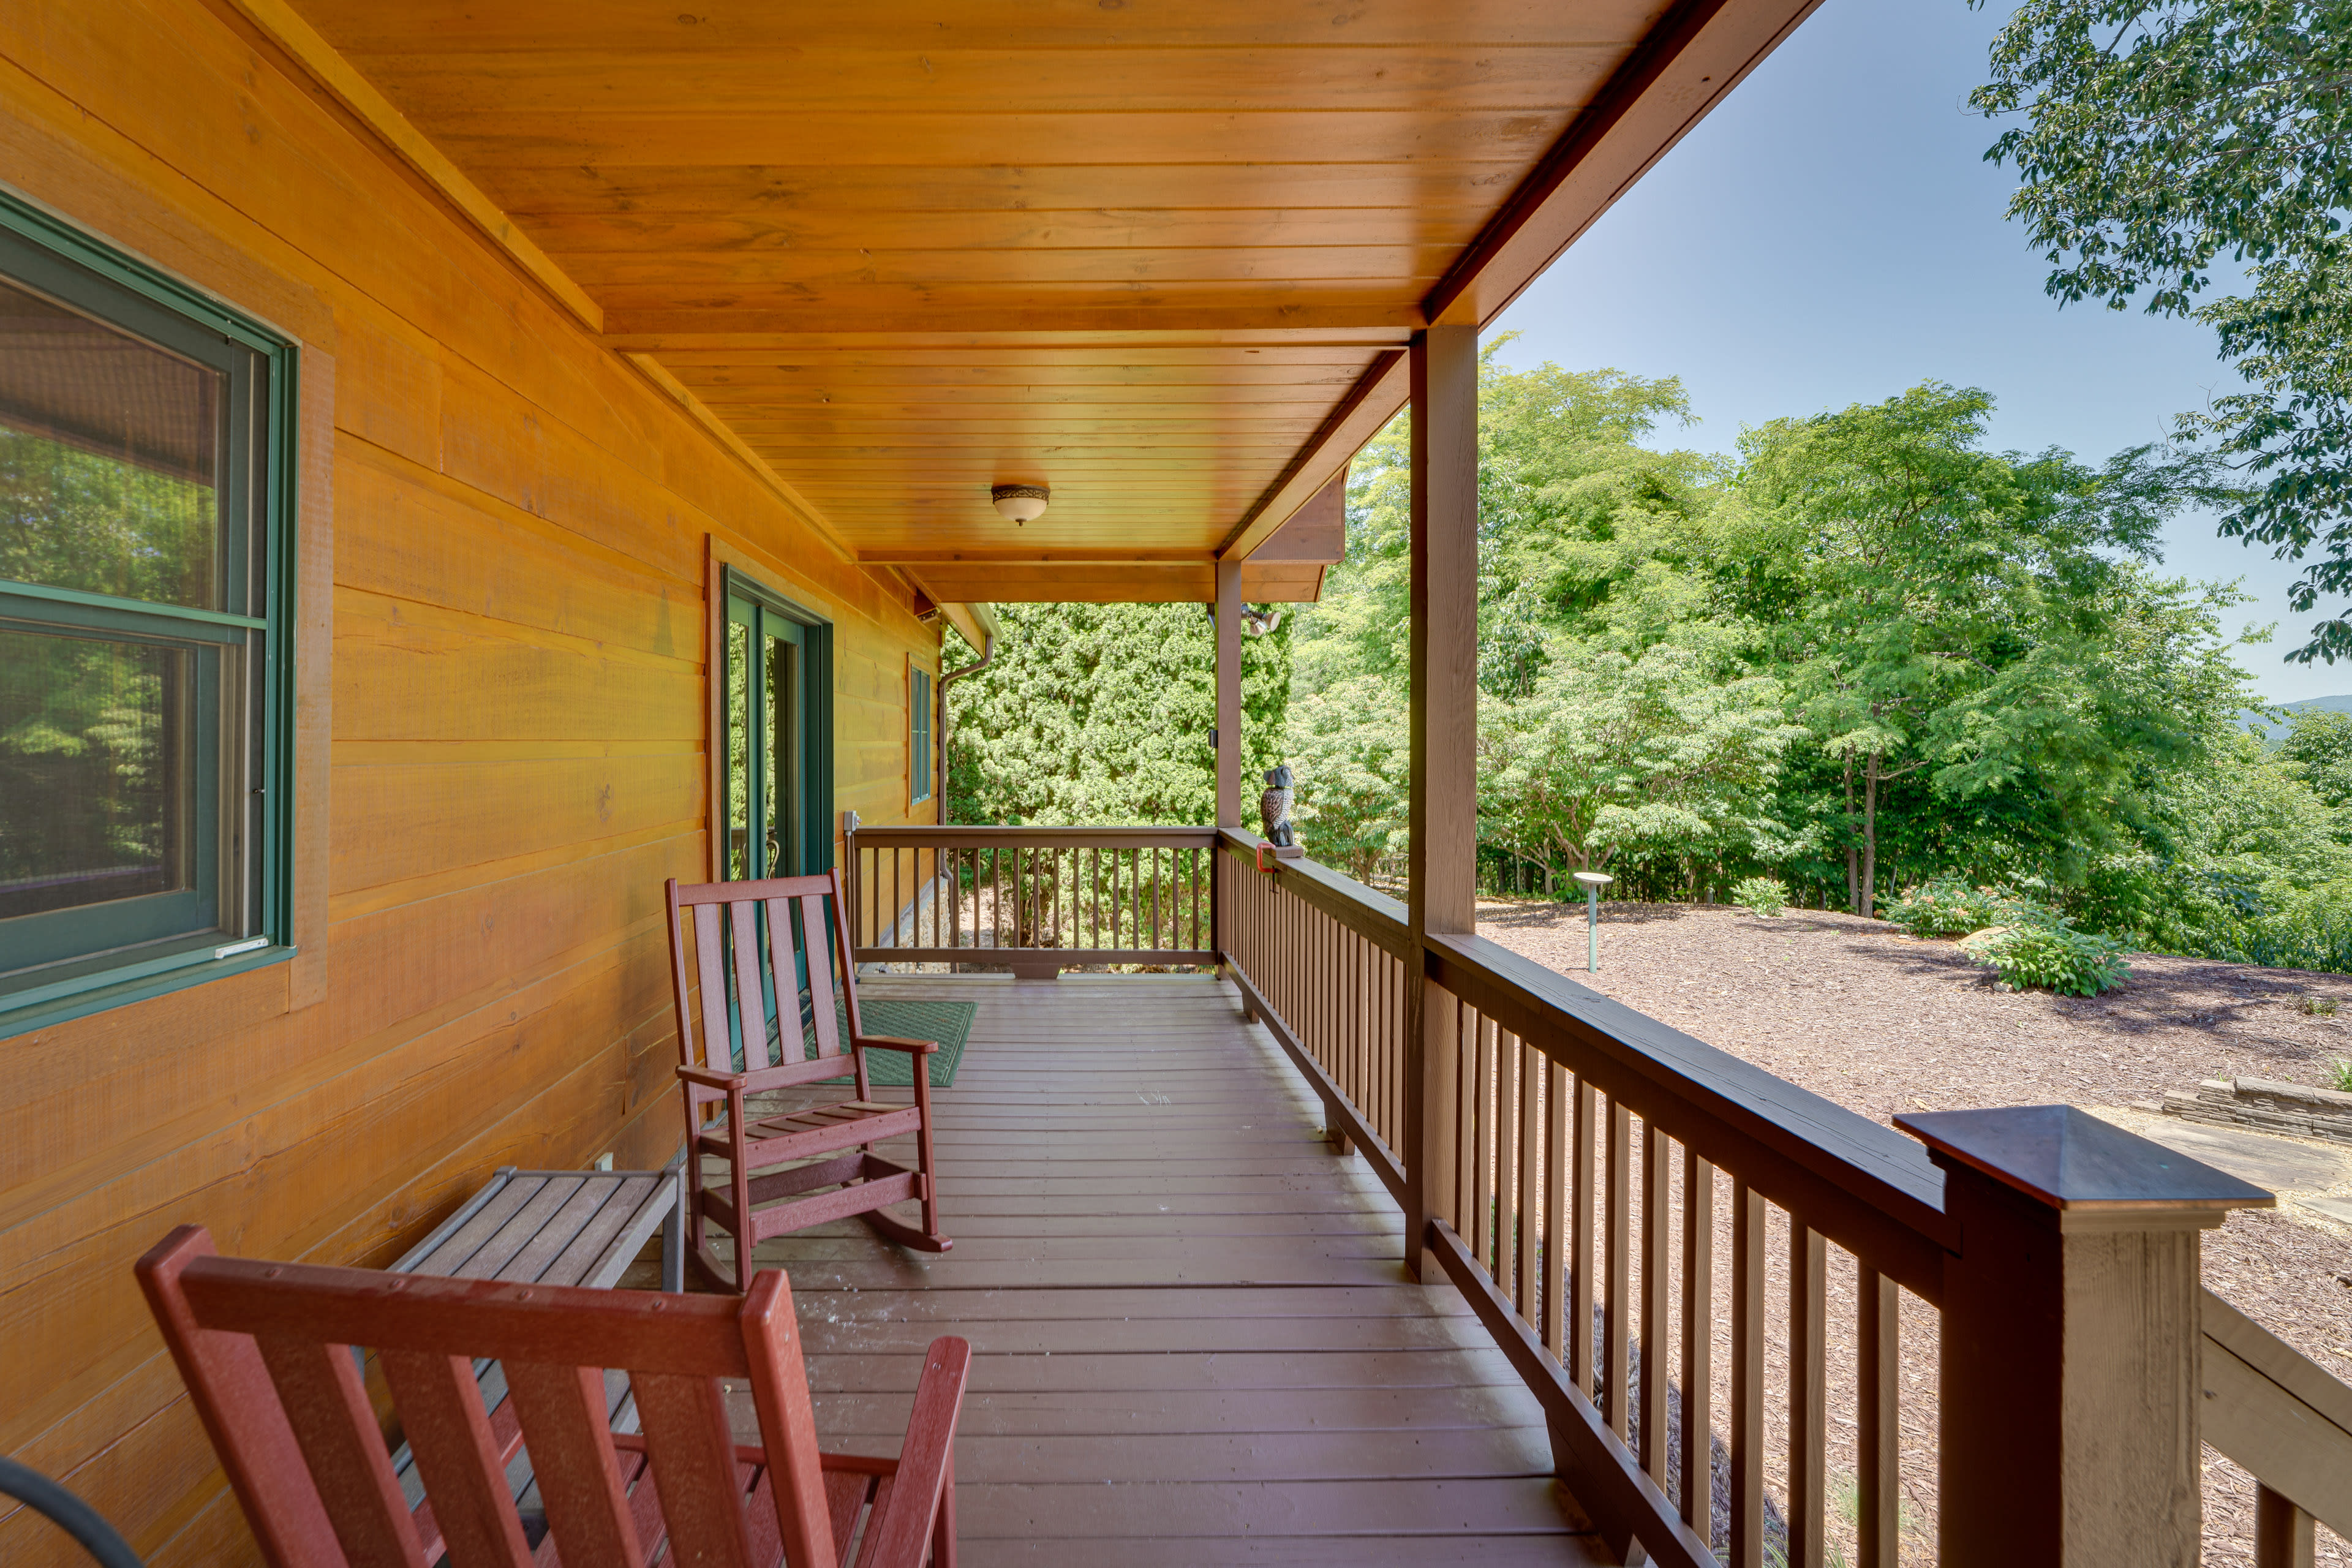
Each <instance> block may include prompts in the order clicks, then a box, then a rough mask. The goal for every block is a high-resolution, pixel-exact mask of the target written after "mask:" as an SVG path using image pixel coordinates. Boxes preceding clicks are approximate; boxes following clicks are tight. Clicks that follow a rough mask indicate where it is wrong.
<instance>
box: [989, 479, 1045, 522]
mask: <svg viewBox="0 0 2352 1568" xmlns="http://www.w3.org/2000/svg"><path fill="white" fill-rule="evenodd" d="M1053 498H1054V492H1053V491H1052V490H1049V489H1046V488H1045V486H1044V485H991V486H990V487H989V489H988V499H989V500H992V501H994V502H995V503H996V515H997V516H999V517H1003V518H1008V519H1010V520H1011V521H1014V522H1027V521H1029V520H1030V519H1032V518H1035V517H1043V516H1044V515H1045V503H1046V502H1047V501H1049V500H1053Z"/></svg>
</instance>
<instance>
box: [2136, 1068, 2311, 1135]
mask: <svg viewBox="0 0 2352 1568" xmlns="http://www.w3.org/2000/svg"><path fill="white" fill-rule="evenodd" d="M2164 1109H2165V1110H2166V1111H2167V1112H2168V1114H2170V1115H2173V1116H2181V1117H2186V1118H2187V1119H2188V1120H2189V1121H2205V1122H2210V1123H2211V1124H2213V1125H2214V1126H2217V1127H2249V1128H2252V1129H2254V1130H2256V1131H2263V1132H2283V1133H2284V1134H2286V1135H2287V1136H2288V1137H2290V1138H2326V1139H2330V1140H2333V1141H2334V1142H2338V1143H2352V1094H2338V1093H2337V1092H2336V1090H2334V1089H2308V1088H2305V1086H2304V1085H2302V1084H2299V1083H2281V1082H2279V1081H2278V1080H2277V1079H2267V1078H2238V1079H2228V1078H2209V1079H2206V1080H2205V1081H2204V1082H2202V1083H2200V1084H2199V1085H2198V1086H2197V1088H2196V1089H2195V1090H2194V1091H2191V1090H2189V1089H2167V1090H2165V1092H2164Z"/></svg>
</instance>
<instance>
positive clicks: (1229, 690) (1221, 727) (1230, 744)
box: [1209, 561, 1242, 973]
mask: <svg viewBox="0 0 2352 1568" xmlns="http://www.w3.org/2000/svg"><path fill="white" fill-rule="evenodd" d="M1215 608H1216V613H1217V719H1216V723H1217V730H1216V734H1217V748H1216V749H1217V756H1216V770H1217V826H1219V827H1239V826H1241V825H1242V563H1240V562H1238V561H1220V562H1218V563H1217V602H1216V605H1215ZM1233 886H1234V884H1233V858H1232V857H1231V856H1229V855H1227V854H1226V853H1225V851H1224V850H1223V848H1222V847H1212V848H1211V849H1210V851H1209V924H1210V926H1211V927H1212V928H1213V931H1214V932H1215V935H1214V938H1213V940H1214V941H1215V942H1216V944H1217V952H1219V953H1220V954H1223V953H1227V952H1232V951H1233V950H1234V939H1233V921H1234V910H1233V902H1234V900H1233ZM1218 970H1219V973H1223V961H1222V959H1221V960H1220V962H1219V964H1218Z"/></svg>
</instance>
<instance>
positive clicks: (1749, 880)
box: [1731, 877, 1789, 917]
mask: <svg viewBox="0 0 2352 1568" xmlns="http://www.w3.org/2000/svg"><path fill="white" fill-rule="evenodd" d="M1731 901H1732V902H1733V903H1735V904H1737V905H1738V906H1739V907H1740V908H1741V909H1743V910H1747V911H1748V913H1749V914H1751V915H1764V916H1767V917H1769V916H1772V915H1777V914H1779V913H1780V911H1782V910H1785V909H1787V908H1788V907H1789V885H1788V884H1787V883H1786V882H1783V881H1782V880H1780V878H1778V877H1743V878H1741V879H1739V880H1738V881H1737V882H1734V883H1733V884H1732V885H1731Z"/></svg>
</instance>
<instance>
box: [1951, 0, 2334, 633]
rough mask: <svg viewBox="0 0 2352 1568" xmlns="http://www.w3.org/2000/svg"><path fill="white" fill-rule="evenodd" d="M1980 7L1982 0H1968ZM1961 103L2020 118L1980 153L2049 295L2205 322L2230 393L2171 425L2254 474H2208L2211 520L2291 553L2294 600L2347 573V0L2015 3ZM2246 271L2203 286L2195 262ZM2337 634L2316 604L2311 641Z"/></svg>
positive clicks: (2202, 268) (2303, 605)
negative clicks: (2141, 306) (2006, 166)
mask: <svg viewBox="0 0 2352 1568" xmlns="http://www.w3.org/2000/svg"><path fill="white" fill-rule="evenodd" d="M1974 3H1976V4H1982V3H1983V0H1974ZM1991 63H1992V73H1993V79H1992V80H1991V81H1990V83H1988V84H1987V85H1985V86H1984V87H1982V88H1979V89H1978V90H1977V91H1976V92H1975V93H1974V94H1973V95H1972V97H1971V100H1970V101H1971V102H1972V103H1973V104H1975V106H1976V107H1977V108H1978V109H1979V110H1982V111H1983V112H1985V113H1986V114H1988V115H1994V116H2001V115H2021V116H2022V119H2023V122H2022V123H2021V124H2019V125H2016V126H2013V127H2011V129H2010V130H2008V131H2007V132H2004V133H2003V134H2002V135H2001V137H2000V140H1999V141H1997V142H1995V143H1994V144H1993V146H1992V149H1991V151H1990V152H1989V153H1987V154H1986V156H1987V157H1988V158H1990V159H1992V160H1994V161H1997V162H2006V163H2013V164H2014V165H2015V166H2016V168H2017V171H2018V174H2019V176H2020V182H2021V183H2020V185H2019V188H2018V191H2017V194H2016V195H2015V196H2014V197H2013V198H2012V199H2011V204H2010V213H2011V216H2013V217H2015V218H2018V219H2019V220H2021V221H2022V222H2023V223H2024V224H2025V225H2026V226H2027V229H2028V232H2029V233H2030V235H2031V236H2032V244H2033V245H2034V247H2036V248H2037V249H2039V250H2042V252H2044V253H2045V254H2046V255H2047V257H2048V258H2049V260H2050V262H2051V264H2052V267H2053V270H2052V272H2051V273H2050V276H2049V279H2048V284H2047V287H2048V289H2049V291H2050V293H2051V295H2052V296H2053V298H2055V299H2057V300H2060V301H2061V302H2062V303H2063V302H2068V301H2074V300H2099V301H2101V302H2103V303H2105V305H2107V306H2108V307H2109V308H2110V309H2114V310H2123V309H2126V308H2127V307H2128V306H2129V304H2130V303H2131V302H2132V300H2134V299H2135V298H2136V297H2138V296H2139V295H2140V294H2141V293H2142V291H2143V290H2145V291H2146V309H2147V310H2148V311H2149V312H2150V313H2152V314H2161V315H2179V316H2193V317H2195V318H2197V319H2198V320H2200V321H2204V322H2206V323H2207V324H2209V325H2210V326H2211V327H2212V328H2213V329H2214V330H2215V331H2216V333H2217V335H2218V339H2219V347H2220V351H2221V355H2222V357H2224V358H2226V359H2232V360H2235V361H2236V362H2237V368H2238V371H2239V373H2240V374H2242V375H2243V376H2244V377H2245V378H2246V380H2247V381H2248V382H2250V383H2252V387H2251V389H2250V390H2248V391H2245V392H2242V393H2233V394H2230V395H2224V396H2221V397H2219V398H2216V399H2215V400H2214V401H2213V402H2212V404H2211V405H2210V407H2208V408H2206V409H2204V410H2200V411H2196V412H2192V413H2189V414H2186V415H2183V416H2181V419H2180V422H2179V423H2180V427H2181V434H2182V436H2183V437H2184V438H2186V439H2188V440H2190V441H2203V442H2206V443H2208V444H2209V445H2208V447H2207V450H2208V451H2209V452H2210V454H2211V455H2212V456H2213V457H2215V458H2218V459H2219V460H2220V461H2221V462H2222V463H2224V464H2226V465H2228V466H2230V467H2232V468H2240V469H2242V470H2244V471H2245V472H2246V473H2248V474H2249V475H2251V476H2252V477H2254V478H2257V479H2261V481H2262V482H2261V483H2260V484H2258V485H2256V486H2253V487H2252V488H2248V489H2242V490H2235V491H2229V492H2222V491H2221V490H2220V489H2218V488H2217V489H2216V499H2219V500H2226V501H2227V502H2228V503H2229V507H2228V510H2226V511H2225V513H2224V514H2223V517H2222V520H2221V531H2223V532H2224V533H2225V534H2238V535H2242V536H2243V537H2244V538H2245V539H2247V540H2248V541H2249V542H2254V541H2260V542H2263V543H2267V544H2271V545H2273V546H2274V547H2276V552H2277V553H2278V554H2280V555H2282V556H2292V557H2294V558H2295V559H2298V560H2299V559H2302V558H2303V557H2304V556H2305V552H2309V551H2313V550H2314V549H2316V551H2317V559H2315V560H2314V561H2312V562H2311V563H2309V564H2308V565H2307V566H2306V567H2305V573H2304V575H2303V577H2302V578H2301V579H2300V580H2299V581H2298V582H2297V583H2296V584H2294V588H2293V589H2292V590H2291V591H2290V596H2291V599H2292V602H2293V603H2294V607H2295V608H2296V609H2297V610H2308V609H2309V608H2311V607H2312V605H2314V604H2315V603H2316V602H2317V600H2318V598H2319V596H2320V595H2323V594H2329V595H2342V594H2345V593H2347V592H2352V554H2347V552H2352V281H2348V280H2347V270H2346V261H2347V235H2346V232H2345V227H2344V221H2343V218H2344V213H2345V210H2346V208H2347V206H2352V95H2347V93H2346V91H2345V82H2346V80H2347V74H2352V5H2347V4H2346V3H2345V0H2027V3H2026V4H2024V5H2021V6H2020V8H2019V9H2018V11H2017V13H2016V14H2015V16H2012V17H2011V20H2010V22H2009V24H2008V26H2006V27H2004V28H2003V29H2002V31H2001V34H2000V38H1999V40H1998V41H1997V42H1996V44H1995V45H1994V47H1993V52H1992V62H1991ZM2225 257H2226V258H2228V259H2229V260H2231V261H2233V262H2236V263H2239V264H2241V265H2242V267H2243V268H2244V277H2245V283H2246V289H2245V291H2244V292H2242V293H2236V294H2229V295H2224V296H2221V297H2220V298H2216V299H2212V300H2208V301H2207V302H2205V303H2203V304H2199V303H2198V302H2197V301H2198V300H2200V297H2202V296H2203V295H2204V294H2205V291H2206V289H2208V287H2209V286H2210V283H2211V273H2210V269H2211V268H2212V267H2213V266H2214V265H2215V263H2216V262H2217V261H2219V260H2221V259H2222V258H2225ZM2347 653H2352V622H2347V620H2345V619H2344V618H2342V617H2338V618H2335V619H2331V620H2327V621H2324V622H2322V623H2321V624H2320V625H2319V626H2318V628H2317V630H2316V632H2315V636H2314V637H2313V639H2312V641H2311V642H2310V644H2308V645H2307V646H2306V647H2303V648H2300V649H2298V650H2296V651H2295V652H2294V653H2293V654H2291V655H2289V657H2290V658H2299V659H2304V660H2309V659H2312V658H2326V659H2328V660H2330V661H2333V660H2334V659H2336V658H2341V657H2344V656H2345V655H2347Z"/></svg>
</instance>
